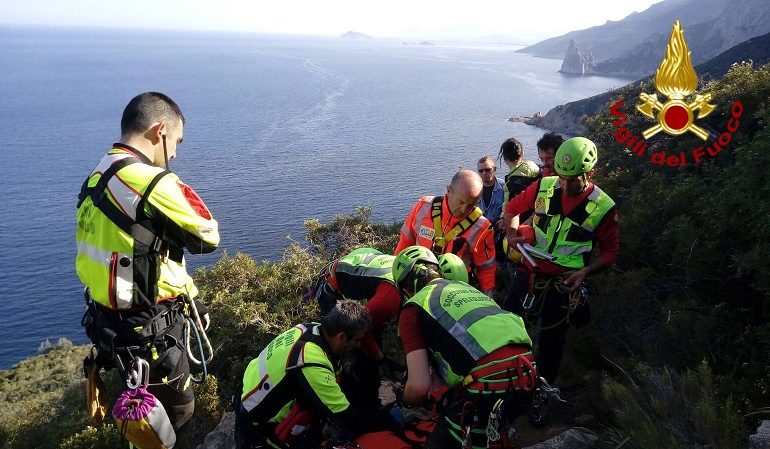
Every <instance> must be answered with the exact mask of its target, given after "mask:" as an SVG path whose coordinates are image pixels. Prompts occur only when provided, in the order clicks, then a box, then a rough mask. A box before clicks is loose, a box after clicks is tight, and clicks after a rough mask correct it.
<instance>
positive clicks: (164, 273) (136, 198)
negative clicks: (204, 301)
mask: <svg viewBox="0 0 770 449" xmlns="http://www.w3.org/2000/svg"><path fill="white" fill-rule="evenodd" d="M121 161H122V162H121ZM119 162H121V163H122V164H126V163H128V162H131V163H130V164H128V165H125V166H124V167H122V168H120V169H119V170H118V171H117V172H115V174H114V175H113V176H112V177H111V178H109V181H108V182H107V184H106V188H105V189H104V190H103V191H102V192H103V194H99V192H97V190H98V189H97V186H98V185H99V184H98V183H99V181H100V179H101V176H102V174H103V173H105V172H106V171H107V170H108V169H109V168H110V167H111V166H112V165H113V164H116V163H119ZM83 191H84V192H89V191H93V192H94V193H93V194H89V195H84V196H83V197H82V199H81V201H80V205H79V207H78V211H77V223H78V229H77V237H76V239H77V250H78V253H77V257H76V263H75V264H76V269H77V273H78V277H79V278H80V280H81V282H83V284H85V286H86V287H88V289H89V291H90V294H91V297H92V298H93V299H94V301H95V302H96V303H97V304H99V305H100V306H102V307H106V308H108V309H112V310H124V309H137V308H144V307H150V306H152V305H154V304H156V303H158V302H160V301H163V300H166V299H171V298H176V297H178V296H179V295H182V294H186V295H187V296H189V297H190V298H193V297H195V296H196V295H197V292H198V291H197V289H196V288H195V285H194V284H193V281H192V278H191V277H190V275H189V274H188V273H187V270H186V269H185V263H184V257H183V255H182V251H183V249H184V248H186V249H187V250H188V251H190V252H191V253H195V254H198V253H205V252H211V251H213V250H214V249H215V248H216V246H217V245H218V244H219V232H218V225H217V222H216V220H214V219H213V218H212V217H211V213H210V212H209V211H208V209H207V208H206V206H205V204H204V203H203V201H202V200H201V199H200V197H198V196H197V194H195V192H194V191H193V190H192V189H191V188H190V187H188V186H186V185H185V184H183V183H182V182H181V181H179V178H178V177H177V176H176V175H175V174H173V173H170V172H167V171H164V170H163V169H161V168H158V167H155V166H153V165H152V164H151V162H150V160H149V159H147V157H146V156H144V155H143V154H141V153H140V152H138V151H136V150H134V149H132V148H130V147H128V146H123V145H119V144H116V145H115V147H114V148H113V149H112V150H110V152H109V153H108V154H107V155H105V156H104V157H103V158H102V160H101V161H100V162H99V164H98V165H97V167H96V168H95V169H94V170H93V171H92V172H91V174H90V175H89V177H88V179H87V180H86V182H85V183H84V188H83ZM148 191H149V192H148ZM94 197H97V198H98V200H99V201H101V202H109V205H110V206H111V207H112V209H113V210H115V211H116V213H117V214H118V215H119V218H121V220H122V225H123V226H121V225H119V223H116V222H114V221H113V220H111V219H110V218H108V216H107V215H105V213H104V212H103V211H102V209H100V207H99V206H98V205H97V204H95V203H94ZM126 223H128V224H129V226H131V225H138V224H142V225H143V226H142V227H140V229H142V230H143V231H144V232H145V234H146V235H150V237H157V240H155V241H154V243H157V246H156V247H153V248H148V247H147V243H148V242H147V241H146V240H142V239H140V240H137V239H136V238H135V235H132V233H131V232H127V230H126ZM129 231H130V230H129Z"/></svg>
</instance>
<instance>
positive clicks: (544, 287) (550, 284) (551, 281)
mask: <svg viewBox="0 0 770 449" xmlns="http://www.w3.org/2000/svg"><path fill="white" fill-rule="evenodd" d="M557 279H558V280H560V281H563V278H562V277H561V276H556V277H552V278H548V280H547V281H545V282H544V283H540V284H539V285H535V290H540V294H539V295H538V298H537V303H538V310H537V311H536V312H529V311H526V310H525V311H524V320H525V321H526V322H527V326H529V327H536V325H537V317H538V316H540V315H541V313H542V312H543V308H545V299H546V298H545V296H546V294H547V293H548V291H549V290H550V289H551V288H555V287H554V285H555V281H556V280H557ZM566 309H567V313H566V314H564V318H562V319H561V320H559V321H557V322H556V323H554V324H552V325H550V326H540V330H541V331H547V330H550V329H553V328H556V327H558V326H560V325H561V324H562V323H564V322H565V321H566V322H569V315H570V313H571V311H570V309H569V306H567V307H566ZM530 317H535V319H534V320H531V319H530ZM541 322H542V321H541Z"/></svg>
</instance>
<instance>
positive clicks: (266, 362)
mask: <svg viewBox="0 0 770 449" xmlns="http://www.w3.org/2000/svg"><path fill="white" fill-rule="evenodd" d="M325 347H326V344H325V343H324V341H323V336H322V335H321V327H320V324H318V323H304V324H298V325H296V326H295V327H293V328H291V329H289V330H287V331H286V332H284V333H282V334H280V335H279V336H278V337H276V338H275V339H274V340H273V341H271V342H270V344H268V345H267V346H266V347H265V349H263V350H262V352H261V353H260V354H259V356H258V357H257V358H256V359H254V360H252V361H251V362H250V363H249V366H248V367H247V368H246V372H245V373H244V374H243V390H242V391H241V404H242V406H243V408H244V409H245V410H246V411H247V412H248V413H249V414H250V416H252V417H253V418H254V419H255V420H258V421H259V420H264V421H269V422H280V421H281V420H282V419H283V418H285V417H286V416H287V415H288V413H289V410H290V409H291V406H292V405H293V404H294V401H295V400H297V399H298V394H300V388H299V386H298V385H299V384H298V377H297V376H304V377H305V379H306V380H307V383H308V384H309V385H310V386H311V388H312V389H313V393H314V394H315V395H316V396H317V398H318V399H319V400H320V401H321V403H323V404H324V405H325V406H326V407H327V408H328V409H329V411H330V412H331V413H339V412H342V411H344V410H346V409H347V408H348V407H349V406H350V404H349V402H348V400H347V398H346V397H345V395H344V394H343V393H342V390H340V388H339V385H338V384H337V381H336V376H335V370H334V366H333V364H332V362H331V360H330V359H329V355H328V354H327V353H326V351H325V350H324V348H325Z"/></svg>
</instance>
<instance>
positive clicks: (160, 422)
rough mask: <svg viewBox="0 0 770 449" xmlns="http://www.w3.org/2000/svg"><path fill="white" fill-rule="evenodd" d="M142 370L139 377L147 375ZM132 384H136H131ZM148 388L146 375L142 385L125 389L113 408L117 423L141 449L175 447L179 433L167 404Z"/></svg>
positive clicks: (124, 434) (122, 431) (127, 436)
mask: <svg viewBox="0 0 770 449" xmlns="http://www.w3.org/2000/svg"><path fill="white" fill-rule="evenodd" d="M142 362H144V364H146V363H147V362H145V361H142ZM147 368H149V367H147ZM142 371H143V370H142V369H141V368H139V373H138V376H137V377H138V378H141V377H143V376H142ZM148 371H149V370H148ZM129 386H130V387H134V386H135V385H131V384H130V383H129ZM146 387H147V377H146V375H145V376H144V382H143V385H142V386H136V388H134V389H129V390H125V391H123V392H122V393H121V394H120V396H118V400H117V401H115V406H114V407H113V408H112V416H113V417H114V418H115V424H116V426H117V427H118V428H119V429H120V430H121V434H122V435H123V436H125V438H126V439H127V440H128V441H130V442H131V444H133V445H134V447H136V448H138V449H172V448H173V447H174V444H176V432H174V428H173V427H172V426H171V421H170V420H169V419H168V414H167V413H166V409H165V408H163V404H161V403H160V401H159V400H158V399H157V398H156V397H155V396H153V394H152V393H150V392H149V391H147V388H146Z"/></svg>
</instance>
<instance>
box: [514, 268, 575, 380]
mask: <svg viewBox="0 0 770 449" xmlns="http://www.w3.org/2000/svg"><path fill="white" fill-rule="evenodd" d="M528 291H529V277H528V275H527V273H523V272H521V271H518V270H513V274H512V275H511V287H510V289H509V290H508V294H507V295H506V297H505V302H504V303H503V308H504V309H505V310H508V311H510V312H513V313H515V314H517V315H519V316H521V317H523V318H524V321H525V322H526V323H527V324H535V323H537V322H538V321H540V327H541V330H540V336H539V337H538V340H537V347H538V349H537V354H536V359H537V369H538V372H539V373H540V376H542V377H543V378H545V380H547V381H548V382H549V383H553V381H554V380H555V379H556V376H557V375H558V374H559V366H560V365H561V359H562V355H563V353H564V341H565V339H566V337H567V330H568V329H569V321H568V319H567V317H568V314H569V295H568V294H564V293H559V292H558V290H556V289H555V288H553V287H551V288H546V293H545V295H542V291H540V290H537V289H536V290H534V294H535V297H536V298H539V300H540V301H541V302H540V303H539V304H538V303H536V304H535V306H534V308H533V309H534V310H532V311H530V312H528V313H526V315H525V312H524V307H523V306H522V302H523V301H524V297H525V296H526V295H527V293H528ZM541 296H542V297H541Z"/></svg>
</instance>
